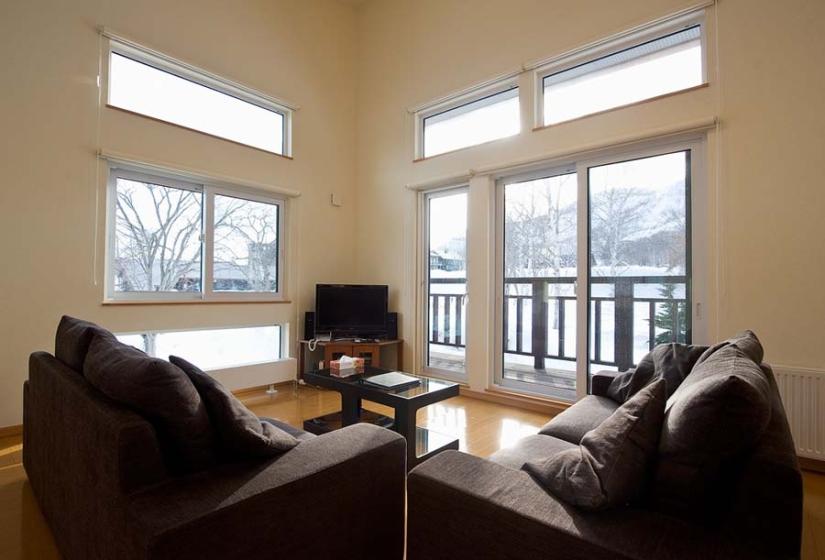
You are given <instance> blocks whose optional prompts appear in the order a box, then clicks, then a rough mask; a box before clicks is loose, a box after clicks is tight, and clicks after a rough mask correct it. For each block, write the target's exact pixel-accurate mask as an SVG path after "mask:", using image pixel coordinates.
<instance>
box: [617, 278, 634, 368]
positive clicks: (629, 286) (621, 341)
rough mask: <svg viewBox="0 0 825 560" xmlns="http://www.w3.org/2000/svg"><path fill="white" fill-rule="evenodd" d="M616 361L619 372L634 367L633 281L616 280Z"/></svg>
mask: <svg viewBox="0 0 825 560" xmlns="http://www.w3.org/2000/svg"><path fill="white" fill-rule="evenodd" d="M615 290H616V295H615V297H616V318H615V333H614V346H613V351H614V354H615V355H614V358H613V359H614V360H615V361H616V367H618V368H619V371H626V370H628V369H630V368H631V367H633V280H629V279H626V278H616V283H615Z"/></svg>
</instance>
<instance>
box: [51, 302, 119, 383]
mask: <svg viewBox="0 0 825 560" xmlns="http://www.w3.org/2000/svg"><path fill="white" fill-rule="evenodd" d="M96 334H100V335H108V336H114V335H112V333H110V332H109V331H107V330H106V329H104V328H103V327H99V326H97V325H95V324H94V323H90V322H88V321H83V320H81V319H75V318H74V317H69V316H68V315H63V317H62V318H61V319H60V323H59V324H58V325H57V334H56V335H55V338H54V357H55V358H57V359H58V360H60V361H61V362H63V363H64V364H66V365H67V366H69V367H70V368H72V369H73V370H75V371H77V372H78V373H79V372H82V371H83V361H84V360H85V359H86V353H87V352H88V351H89V345H90V344H91V343H92V337H94V335H96Z"/></svg>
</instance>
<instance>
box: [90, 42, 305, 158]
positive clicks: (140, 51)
mask: <svg viewBox="0 0 825 560" xmlns="http://www.w3.org/2000/svg"><path fill="white" fill-rule="evenodd" d="M104 34H106V33H104ZM106 35H107V36H108V37H109V45H108V48H107V51H106V79H105V87H106V91H105V99H106V106H107V107H111V108H114V109H117V110H120V111H126V112H129V113H132V114H135V115H139V116H142V117H146V118H149V119H154V120H156V121H158V122H162V123H166V124H170V125H172V126H177V127H179V128H183V129H186V130H191V131H193V132H197V133H199V134H205V135H207V136H210V137H212V138H218V139H220V140H225V141H227V142H233V143H235V144H239V145H241V146H246V147H248V148H253V149H255V150H260V151H263V152H266V153H268V154H274V155H277V156H281V157H286V158H291V157H292V117H293V112H294V111H295V109H296V108H295V107H293V106H290V105H289V104H287V103H285V102H283V101H281V100H279V99H276V98H274V97H272V96H270V95H267V94H265V93H262V92H260V91H258V90H255V89H253V88H250V87H248V86H245V85H243V84H240V83H237V82H234V81H232V80H229V79H227V78H224V77H221V76H219V75H217V74H214V73H212V72H209V71H207V70H204V69H202V68H198V67H197V66H194V65H191V64H188V63H186V62H183V61H181V60H178V59H176V58H173V57H171V56H168V55H166V54H163V53H160V52H157V51H154V50H152V49H149V48H147V47H144V46H142V45H139V44H137V43H133V42H131V41H127V40H125V39H123V38H120V37H115V36H113V35H111V34H106ZM112 53H115V54H118V55H120V56H123V57H125V58H128V59H130V60H133V61H135V62H139V63H142V64H145V65H147V66H150V67H152V68H154V69H156V70H159V71H161V72H165V73H167V74H171V75H172V76H175V77H177V78H180V79H182V80H186V81H189V82H192V83H195V84H198V85H200V86H203V87H205V88H208V89H211V90H215V91H217V92H219V93H222V94H224V95H228V96H229V97H234V98H235V99H238V100H240V101H243V102H245V103H248V104H250V105H254V106H256V107H260V108H261V109H265V110H267V111H272V112H274V113H277V114H279V115H281V117H282V118H283V127H282V130H281V136H282V152H275V151H272V150H268V149H266V148H261V147H259V146H253V145H251V144H247V143H245V142H242V141H240V140H234V139H232V138H226V137H224V136H220V135H217V134H214V133H211V132H207V131H204V130H200V129H197V128H192V127H190V126H186V125H182V124H178V123H175V122H171V121H167V120H165V119H162V118H158V117H155V116H152V115H147V114H145V113H140V112H137V111H133V110H131V109H128V108H126V107H120V106H118V105H114V104H112V103H111V99H110V91H111V87H110V85H109V81H110V79H111V76H112V72H111V65H112Z"/></svg>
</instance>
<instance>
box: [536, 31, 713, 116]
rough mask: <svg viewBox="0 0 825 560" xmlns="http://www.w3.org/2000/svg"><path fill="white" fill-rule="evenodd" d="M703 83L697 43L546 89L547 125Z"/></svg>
mask: <svg viewBox="0 0 825 560" xmlns="http://www.w3.org/2000/svg"><path fill="white" fill-rule="evenodd" d="M701 83H702V47H701V44H700V42H699V40H698V39H697V40H696V41H692V42H689V43H685V44H682V45H678V46H675V47H671V48H669V49H664V50H662V51H659V52H657V53H654V54H651V55H647V56H643V57H639V58H637V59H634V60H631V61H630V62H625V63H623V64H616V65H614V66H610V67H608V68H605V69H603V70H598V71H596V72H591V73H588V74H585V75H583V76H581V77H578V78H573V79H571V80H568V81H565V82H560V83H557V84H551V85H549V86H548V87H546V88H544V124H546V125H547V124H554V123H558V122H562V121H567V120H570V119H574V118H576V117H580V116H582V115H587V114H590V113H595V112H597V111H603V110H605V109H610V108H612V107H618V106H620V105H627V104H629V103H634V102H636V101H641V100H643V99H649V98H651V97H656V96H657V95H663V94H665V93H669V92H672V91H679V90H681V89H687V88H689V87H693V86H697V85H699V84H701Z"/></svg>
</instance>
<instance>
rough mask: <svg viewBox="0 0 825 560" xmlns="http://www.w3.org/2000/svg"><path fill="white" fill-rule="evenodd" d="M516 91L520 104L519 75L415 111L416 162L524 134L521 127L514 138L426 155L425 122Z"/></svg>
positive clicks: (457, 94)
mask: <svg viewBox="0 0 825 560" xmlns="http://www.w3.org/2000/svg"><path fill="white" fill-rule="evenodd" d="M511 90H516V97H517V98H518V99H519V103H521V89H520V85H519V80H518V75H514V76H510V77H507V78H503V79H497V80H494V81H492V82H490V83H485V84H482V85H477V86H473V87H471V88H469V89H466V90H462V91H461V92H459V93H454V94H451V95H449V96H447V97H445V98H442V99H440V100H438V101H436V102H434V103H431V104H427V105H425V106H423V107H421V108H418V109H415V110H413V114H414V120H415V154H414V160H415V161H420V160H425V159H430V158H434V157H438V156H442V155H446V154H452V153H455V152H457V151H459V150H466V149H469V148H475V147H477V146H481V145H483V144H488V143H490V142H498V141H499V140H505V139H506V138H512V137H513V136H517V135H518V134H520V133H522V132H524V131H523V130H521V129H522V127H521V126H519V129H520V131H519V132H518V133H516V134H514V135H512V136H505V137H502V138H495V139H493V140H487V141H484V142H480V143H478V144H471V145H469V146H464V147H461V148H456V149H454V150H449V151H446V152H441V153H439V154H433V155H431V156H425V155H424V124H425V121H426V120H427V119H428V118H430V117H434V116H436V115H440V114H442V113H446V112H448V111H452V110H453V109H458V108H460V107H463V106H465V105H469V104H471V103H475V102H477V101H481V100H483V99H485V98H488V97H492V96H495V95H498V94H500V93H505V92H507V91H511ZM519 125H521V116H520V115H519Z"/></svg>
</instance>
